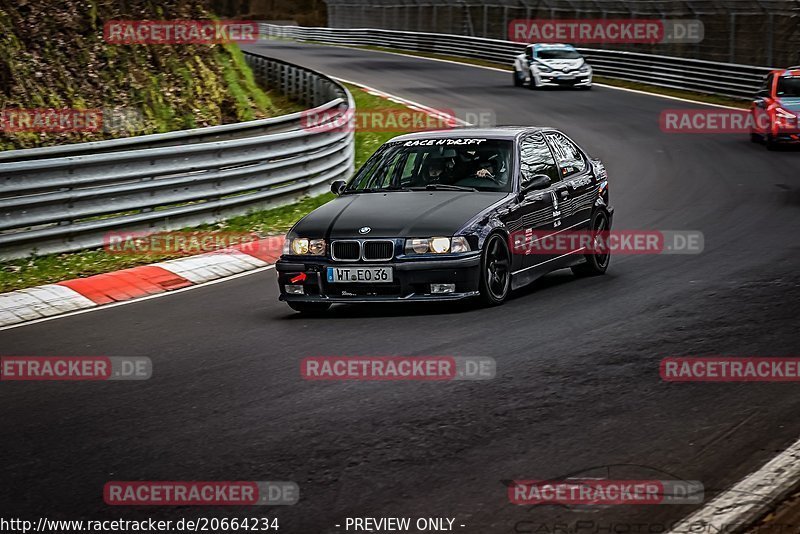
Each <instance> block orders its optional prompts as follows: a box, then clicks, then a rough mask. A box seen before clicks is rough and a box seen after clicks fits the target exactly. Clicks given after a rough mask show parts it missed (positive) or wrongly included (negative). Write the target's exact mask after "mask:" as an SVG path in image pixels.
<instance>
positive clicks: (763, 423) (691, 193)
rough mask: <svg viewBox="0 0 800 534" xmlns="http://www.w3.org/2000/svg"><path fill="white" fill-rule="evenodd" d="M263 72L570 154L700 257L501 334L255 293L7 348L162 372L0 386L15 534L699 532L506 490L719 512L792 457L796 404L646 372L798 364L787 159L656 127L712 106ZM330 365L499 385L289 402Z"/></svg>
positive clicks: (359, 392)
mask: <svg viewBox="0 0 800 534" xmlns="http://www.w3.org/2000/svg"><path fill="white" fill-rule="evenodd" d="M251 48H252V47H251ZM256 48H257V49H258V50H259V51H260V52H263V53H264V54H265V55H270V56H273V57H277V58H280V59H284V60H288V61H292V62H296V63H299V64H302V65H305V66H308V67H311V68H314V69H319V70H321V71H323V72H326V73H329V74H333V75H336V76H340V77H342V78H345V79H349V80H353V81H356V82H361V83H364V84H367V85H371V86H373V87H375V88H378V89H381V90H384V91H388V92H391V93H394V94H397V95H399V96H402V97H406V98H410V99H414V100H417V101H420V102H422V103H424V104H427V105H430V106H434V107H437V106H438V107H446V108H472V109H475V108H480V109H491V110H493V111H494V112H495V113H496V114H497V119H498V122H499V123H501V124H535V125H550V126H555V127H558V128H561V129H563V130H564V131H566V132H567V133H568V134H569V135H571V136H573V137H574V138H575V139H576V140H577V141H578V142H579V143H581V144H582V145H583V146H584V147H585V148H586V149H587V150H588V151H590V152H591V153H592V155H594V156H596V157H600V158H602V160H603V161H604V162H605V164H606V166H607V168H608V171H609V176H610V190H611V196H612V197H611V198H612V202H613V204H614V205H615V207H616V219H615V221H614V227H615V229H667V230H681V229H684V230H701V231H703V232H704V234H705V243H706V248H705V251H704V252H703V253H702V254H700V255H694V256H681V255H657V256H651V255H647V256H618V257H614V258H612V263H611V268H610V270H609V272H608V274H607V275H606V276H604V277H599V278H590V279H576V278H574V277H573V276H572V275H571V274H570V273H569V271H560V272H557V273H553V274H551V275H549V276H547V277H545V278H543V279H541V280H540V281H539V282H538V283H536V284H534V285H533V286H532V287H530V288H528V289H525V290H522V291H520V292H518V293H517V294H515V295H514V298H513V299H512V300H510V301H509V302H507V303H506V304H505V305H504V306H502V307H500V308H493V309H479V308H474V307H468V306H464V305H458V306H452V305H446V306H432V305H420V306H417V305H408V306H378V307H359V306H352V307H348V306H344V307H342V306H340V307H336V308H334V310H333V311H332V313H330V314H329V316H327V317H325V318H304V317H300V316H298V315H295V314H294V313H292V312H290V310H289V309H288V308H287V307H286V306H285V305H284V304H282V303H280V302H278V300H277V297H278V292H277V287H276V282H275V272H274V270H267V271H263V272H260V273H258V274H254V275H250V276H245V277H242V278H237V279H235V280H231V281H228V282H224V283H220V284H215V285H210V286H206V287H201V288H198V289H195V290H192V291H187V292H182V293H179V294H175V295H171V296H167V297H164V298H157V299H152V300H145V301H142V302H137V303H133V304H129V305H125V306H118V307H113V308H108V309H105V310H100V311H94V312H91V313H86V314H80V315H76V316H71V317H65V318H59V319H56V320H52V321H48V322H44V323H40V324H34V325H28V326H23V327H21V328H15V329H11V330H7V331H3V332H0V346H1V347H2V353H3V354H6V355H29V356H54V355H67V356H75V355H108V356H148V357H150V358H151V359H152V360H153V364H154V376H153V378H152V379H151V380H149V381H146V382H110V383H3V384H2V385H0V419H1V420H2V421H3V425H2V426H3V431H2V444H1V445H0V447H1V448H2V456H3V461H2V464H0V478H2V480H3V484H2V485H1V486H0V509H2V510H3V515H4V516H12V517H14V516H16V517H24V518H33V517H38V516H40V515H44V516H47V517H50V518H73V519H75V518H89V519H101V518H114V517H124V518H143V517H148V516H149V517H159V518H178V517H196V516H230V517H234V516H238V517H243V516H260V517H263V516H269V517H278V518H279V520H280V524H281V530H280V532H288V533H303V534H313V533H331V532H340V531H343V529H337V528H336V527H334V525H335V524H343V521H344V519H345V518H346V517H356V516H357V517H363V516H373V517H377V516H402V517H414V518H416V517H429V516H430V517H454V518H455V519H456V523H455V524H456V525H462V524H463V525H465V527H460V526H457V527H456V530H457V531H460V532H468V533H505V532H556V531H557V530H556V527H557V526H558V525H572V528H576V527H577V526H580V525H584V527H583V528H584V530H578V532H593V531H594V530H591V529H595V528H599V529H601V530H600V532H603V530H602V529H603V528H605V526H608V525H612V524H613V525H618V526H619V525H622V526H623V527H624V526H625V525H628V526H630V525H631V524H632V523H645V524H647V525H649V527H648V528H649V531H655V532H657V531H659V530H658V529H659V525H664V524H669V523H671V522H673V521H676V520H678V519H680V518H681V517H683V516H685V515H686V514H688V513H689V512H691V511H693V510H694V509H695V508H696V506H693V505H671V506H667V505H664V506H610V507H604V508H598V507H593V508H582V509H581V508H566V507H556V506H542V507H530V506H528V507H525V506H515V505H512V504H510V503H509V502H508V500H507V497H506V488H505V486H504V484H503V482H502V481H503V480H509V479H546V478H557V477H562V476H566V475H571V474H572V475H574V474H588V475H593V476H609V478H617V479H635V478H638V479H643V478H645V479H646V478H658V479H663V478H678V479H687V480H699V481H701V482H702V483H703V484H704V485H705V487H706V490H707V492H706V499H707V500H709V499H710V498H711V497H713V495H714V494H715V493H716V492H718V491H720V490H723V489H725V488H726V487H729V486H730V485H731V484H732V483H734V482H735V481H737V480H738V479H740V478H741V477H742V476H744V475H746V474H748V473H749V472H751V471H753V470H754V469H756V468H758V467H759V466H761V465H762V464H763V463H765V462H766V461H768V460H769V459H770V458H771V457H773V456H774V455H775V454H776V453H777V452H779V451H781V450H782V449H783V448H785V447H786V446H788V445H789V444H790V443H791V442H793V441H794V440H796V439H797V437H798V436H799V435H800V418H798V416H797V414H798V410H800V395H798V385H797V384H747V383H740V384H702V383H700V384H686V383H684V384H681V383H665V382H662V381H661V380H660V378H659V372H658V366H659V362H660V360H661V359H662V358H664V357H666V356H673V355H714V354H729V355H753V356H787V355H796V354H797V350H798V334H797V326H798V319H797V318H798V316H800V287H799V285H798V274H797V271H798V266H799V264H800V262H798V260H797V257H798V256H797V255H798V237H797V236H798V230H800V225H798V220H799V219H798V205H799V204H800V153H798V152H789V151H787V152H775V153H772V152H768V151H766V149H765V148H764V147H763V146H760V145H754V144H751V143H750V142H749V140H748V139H747V138H746V136H742V135H676V134H666V133H662V132H661V131H660V129H659V127H658V117H659V113H660V111H661V110H662V109H664V108H683V107H700V106H695V105H692V104H686V103H682V102H675V101H669V100H665V99H661V98H657V97H653V96H646V95H641V94H634V93H630V92H624V91H618V90H613V89H609V88H602V87H596V88H595V89H594V90H593V91H590V92H570V91H542V92H531V91H528V90H526V89H516V88H514V87H512V86H511V75H510V74H506V73H500V72H493V71H490V70H486V69H480V68H475V67H471V66H466V65H455V64H448V63H441V62H433V61H427V60H423V59H417V58H412V57H401V56H397V55H388V54H382V53H378V52H370V51H359V50H349V49H343V48H333V47H323V46H312V45H299V44H292V43H269V44H266V45H262V46H258V47H256ZM364 223H365V224H368V223H369V221H364ZM319 355H411V356H422V355H426V356H429V355H452V356H491V357H493V358H495V359H496V361H497V378H496V379H494V380H491V381H483V382H455V383H441V382H429V383H419V382H413V383H398V382H383V383H364V382H346V383H345V382H329V383H318V382H306V381H303V380H302V379H301V377H300V372H299V365H300V360H301V358H303V357H306V356H319ZM622 464H632V465H634V466H640V467H633V466H630V465H628V466H627V467H626V466H623V465H622ZM604 466H609V467H604ZM109 480H293V481H295V482H297V483H298V484H299V485H300V488H301V492H302V496H301V501H300V503H298V504H297V505H295V506H291V507H280V508H244V509H229V508H228V509H226V508H214V509H197V508H188V507H184V508H177V509H176V508H152V507H151V508H145V507H141V508H133V509H132V508H113V509H112V508H111V507H109V506H106V505H105V504H104V503H103V500H102V488H103V484H104V483H105V482H107V481H109ZM743 498H744V497H743ZM578 521H583V522H584V523H580V524H579V523H577V522H578ZM587 521H588V522H591V523H586V522H587ZM591 525H594V526H593V527H592V526H591ZM617 528H619V527H617ZM640 528H641V527H640ZM629 531H631V532H635V530H629ZM647 531H648V530H644V532H647Z"/></svg>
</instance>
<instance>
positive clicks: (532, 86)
mask: <svg viewBox="0 0 800 534" xmlns="http://www.w3.org/2000/svg"><path fill="white" fill-rule="evenodd" d="M528 89H530V90H531V91H536V90H537V89H539V86H538V85H537V84H536V76H534V75H533V73H532V72H531V82H530V83H529V84H528Z"/></svg>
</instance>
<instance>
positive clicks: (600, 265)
mask: <svg viewBox="0 0 800 534" xmlns="http://www.w3.org/2000/svg"><path fill="white" fill-rule="evenodd" d="M610 226H611V222H610V221H609V219H608V214H607V213H606V212H605V211H603V210H598V211H597V212H596V213H595V214H594V216H593V217H592V224H591V234H592V241H593V242H594V243H595V245H594V248H595V250H594V251H593V252H592V253H591V254H585V255H584V258H586V263H581V264H580V265H576V266H574V267H572V272H573V273H574V274H575V275H576V276H598V275H601V274H605V273H606V271H607V270H608V263H609V261H610V260H611V252H610V251H608V250H606V251H605V252H604V253H598V249H600V250H602V248H601V247H598V246H597V243H598V241H596V238H595V236H596V235H597V234H598V233H601V232H608V231H609V229H610Z"/></svg>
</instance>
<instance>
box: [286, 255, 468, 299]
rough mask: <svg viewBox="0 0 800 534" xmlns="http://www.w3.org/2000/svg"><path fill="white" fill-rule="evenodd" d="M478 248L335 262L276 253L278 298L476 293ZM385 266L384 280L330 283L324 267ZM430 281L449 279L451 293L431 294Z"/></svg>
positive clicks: (444, 296)
mask: <svg viewBox="0 0 800 534" xmlns="http://www.w3.org/2000/svg"><path fill="white" fill-rule="evenodd" d="M480 261H481V258H480V251H473V252H469V253H467V254H459V255H448V256H447V257H441V258H428V257H426V258H424V259H423V258H420V259H413V260H412V259H404V260H400V259H395V260H393V261H388V262H340V261H332V260H331V259H329V258H303V257H298V256H289V257H281V259H279V260H278V262H277V263H276V264H275V270H276V271H277V273H278V287H279V289H280V293H281V295H280V300H282V301H285V302H331V303H334V302H350V303H363V302H414V301H453V300H462V299H466V298H470V297H474V296H476V295H478V292H479V290H478V287H479V285H478V284H479V280H480ZM368 266H380V267H383V266H386V267H391V268H392V270H393V281H392V282H388V283H331V282H328V280H327V277H326V272H327V271H326V269H327V268H328V267H368ZM302 275H304V276H302ZM431 284H455V292H454V293H440V294H432V293H431V291H430V285H431ZM287 285H293V286H297V285H302V287H303V294H295V293H287V292H286V286H287Z"/></svg>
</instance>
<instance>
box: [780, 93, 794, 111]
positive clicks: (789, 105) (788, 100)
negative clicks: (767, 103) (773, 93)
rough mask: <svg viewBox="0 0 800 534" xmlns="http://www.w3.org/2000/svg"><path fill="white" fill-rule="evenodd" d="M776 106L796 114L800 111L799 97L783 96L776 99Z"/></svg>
mask: <svg viewBox="0 0 800 534" xmlns="http://www.w3.org/2000/svg"><path fill="white" fill-rule="evenodd" d="M777 100H778V105H779V106H780V107H782V108H783V109H785V110H788V111H794V112H798V111H800V97H796V96H784V97H781V98H778V99H777Z"/></svg>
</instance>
